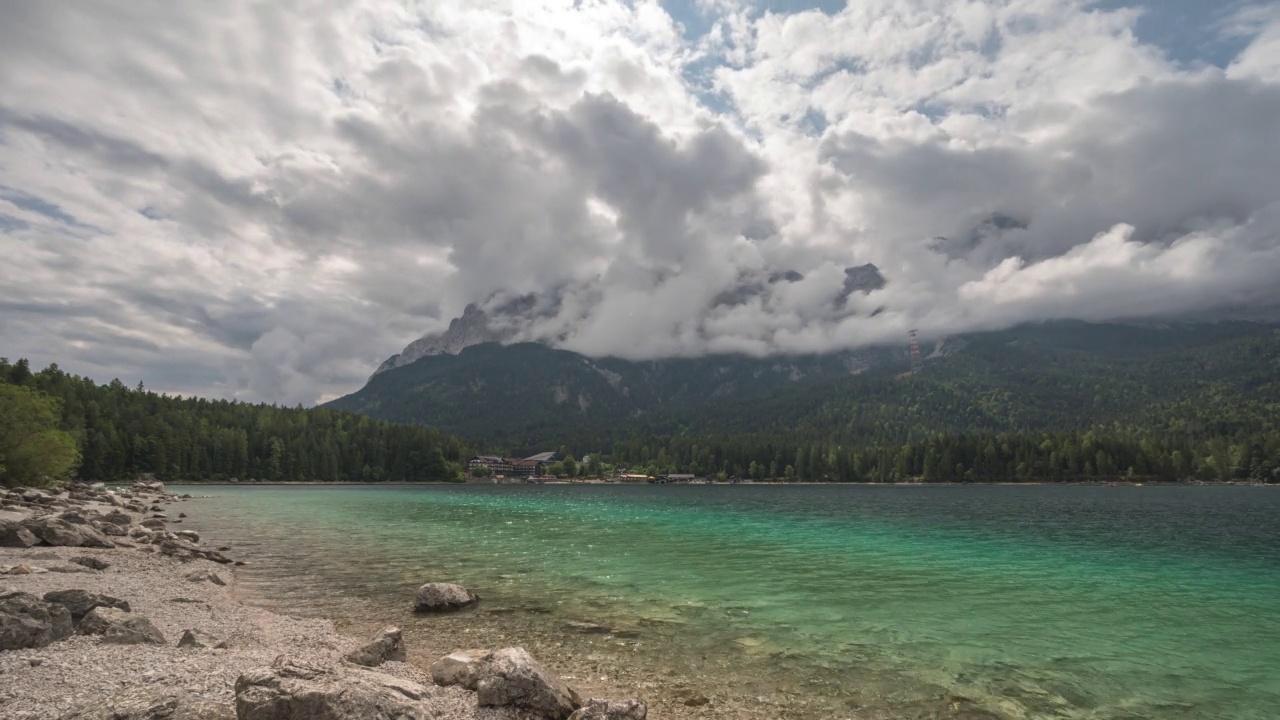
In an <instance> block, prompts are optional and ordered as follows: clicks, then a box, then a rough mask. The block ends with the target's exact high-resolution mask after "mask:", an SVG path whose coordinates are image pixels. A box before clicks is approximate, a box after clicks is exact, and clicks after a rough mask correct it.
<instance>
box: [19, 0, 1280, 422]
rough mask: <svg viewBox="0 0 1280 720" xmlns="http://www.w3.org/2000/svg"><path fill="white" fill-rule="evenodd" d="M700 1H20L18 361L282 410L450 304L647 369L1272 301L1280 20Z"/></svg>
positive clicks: (364, 366)
mask: <svg viewBox="0 0 1280 720" xmlns="http://www.w3.org/2000/svg"><path fill="white" fill-rule="evenodd" d="M685 10H686V12H683V13H681V12H677V13H676V14H677V15H680V16H681V17H682V18H684V19H682V20H681V21H680V22H677V21H676V20H674V19H673V18H672V16H671V15H670V14H669V13H668V11H667V10H666V9H664V6H663V5H661V4H659V3H657V2H652V1H643V0H642V1H639V2H621V1H620V0H590V1H587V2H567V1H565V2H561V1H558V0H542V1H540V2H531V3H519V4H518V6H513V7H510V8H505V9H502V8H498V7H497V6H492V5H490V4H485V3H448V2H441V3H420V4H412V3H411V4H407V5H406V4H404V3H398V2H391V1H390V0H363V1H362V2H356V3H338V2H336V0H291V1H289V2H280V3H272V4H269V5H256V6H249V5H231V6H227V7H219V8H216V9H214V8H211V7H204V6H201V5H199V4H190V3H187V4H183V3H178V4H174V3H160V2H142V1H138V2H128V3H124V2H109V1H108V0H98V1H96V2H86V3H75V4H67V3H47V2H36V1H35V0H17V1H16V2H13V3H10V7H7V8H6V11H5V23H3V24H0V249H2V250H3V252H4V256H5V258H6V261H7V262H6V263H5V264H4V265H3V266H2V267H0V309H2V312H0V340H3V352H5V353H6V354H8V355H11V356H19V355H26V356H30V357H32V359H33V360H34V361H36V362H50V361H57V362H59V363H60V364H62V365H63V366H64V367H67V368H69V369H72V370H74V371H77V372H84V373H86V374H90V375H93V376H95V377H97V378H98V379H101V380H106V379H109V378H110V377H113V376H120V377H122V378H123V379H125V380H126V381H128V382H130V383H132V382H135V381H137V380H140V379H141V380H145V381H146V382H147V384H148V386H150V387H153V388H156V389H160V390H167V391H172V392H182V393H193V392H198V393H205V394H212V395H218V396H224V397H238V398H243V399H253V400H268V401H275V402H282V403H286V404H293V403H297V402H303V403H311V402H315V401H317V400H323V399H327V398H330V397H333V396H336V395H338V394H341V393H344V392H349V391H351V390H353V389H354V388H356V387H358V386H359V384H360V383H361V382H362V381H363V379H364V378H365V377H367V375H368V373H369V372H370V371H371V370H372V369H373V368H374V367H376V366H377V365H378V364H379V362H381V360H382V359H384V358H385V357H386V356H388V355H390V354H392V353H393V352H396V351H397V350H399V348H401V347H403V346H404V345H405V344H406V343H408V342H409V341H411V340H412V339H414V338H416V337H418V336H420V335H422V334H423V333H428V332H433V331H438V330H441V329H443V328H444V327H446V326H447V324H448V322H449V319H450V318H452V317H454V316H457V315H459V314H460V313H461V311H462V308H463V307H465V306H466V305H467V304H468V303H481V304H483V305H485V307H487V308H488V309H489V310H490V311H492V314H493V316H494V318H495V319H494V322H496V323H499V324H501V323H507V324H509V325H510V326H511V329H513V330H514V332H515V333H516V336H518V337H520V338H524V339H534V340H543V341H547V342H552V343H555V344H557V345H560V346H563V347H567V348H570V349H574V350H578V351H582V352H586V353H589V354H594V355H608V354H613V355H622V356H627V357H662V356H670V355H698V354H703V353H709V352H745V353H752V354H768V353H796V352H821V351H829V350H835V349H840V348H847V347H854V346H858V345H863V344H869V343H883V342H900V341H901V340H902V338H903V336H904V333H905V331H906V330H907V329H909V328H919V329H920V330H921V331H922V332H923V333H929V334H934V335H939V334H948V333H958V332H964V331H966V330H973V329H983V328H992V327H1000V326H1004V325H1008V324H1010V323H1016V322H1021V321H1025V320H1034V319H1039V318H1046V317H1079V318H1088V319H1110V318H1121V317H1132V316H1149V315H1160V314H1171V313H1182V312H1192V311H1202V310H1206V309H1210V310H1211V309H1213V308H1216V307H1221V306H1226V305H1232V304H1240V303H1256V302H1272V301H1274V300H1275V299H1276V298H1275V297H1274V296H1275V292H1276V291H1275V289H1274V287H1273V286H1274V285H1275V283H1274V278H1275V277H1277V276H1280V251H1278V250H1277V247H1278V245H1280V222H1278V221H1277V216H1280V209H1278V208H1277V197H1278V196H1277V194H1276V192H1275V190H1274V189H1273V188H1272V185H1273V184H1274V182H1273V180H1274V177H1275V176H1276V174H1277V171H1280V137H1278V136H1277V133H1278V132H1280V130H1278V129H1277V126H1276V123H1275V122H1274V121H1273V120H1272V119H1273V118H1275V117H1280V74H1278V73H1277V68H1280V45H1277V43H1276V32H1277V28H1280V25H1278V24H1277V22H1280V19H1278V17H1277V16H1276V15H1275V13H1274V11H1272V10H1271V9H1270V6H1268V5H1265V4H1249V5H1241V6H1240V7H1239V8H1238V9H1237V10H1235V11H1233V12H1232V13H1230V14H1229V15H1227V16H1224V19H1223V20H1222V21H1221V23H1220V25H1219V26H1218V27H1217V29H1216V30H1215V32H1217V33H1218V34H1220V35H1222V36H1224V37H1230V38H1231V39H1232V40H1233V42H1237V43H1238V44H1239V47H1240V48H1241V49H1240V51H1239V53H1238V54H1236V55H1235V56H1233V57H1231V58H1229V60H1228V61H1226V62H1223V63H1221V66H1220V67H1219V66H1214V65H1212V64H1211V63H1209V62H1202V63H1199V64H1195V63H1177V64H1175V63H1173V62H1171V61H1169V60H1168V59H1167V58H1168V57H1169V56H1170V55H1171V54H1177V53H1171V52H1170V48H1165V47H1157V46H1154V45H1151V44H1148V43H1146V42H1144V41H1143V40H1141V39H1139V37H1138V35H1137V34H1136V30H1135V28H1136V27H1137V23H1138V22H1139V20H1140V19H1141V18H1142V17H1143V10H1142V9H1141V8H1130V9H1121V10H1107V9H1102V8H1099V7H1098V6H1096V5H1095V4H1093V3H1089V2H1083V0H1081V1H1079V2H1066V3H1060V2H1059V3H1047V2H1040V1H1039V0H984V1H979V0H972V1H970V2H963V3H958V2H953V1H951V0H945V1H944V0H868V1H867V2H861V3H850V4H848V7H846V8H844V9H843V10H840V11H832V12H821V11H817V10H812V11H805V12H795V13H775V12H769V11H762V10H760V9H759V8H758V7H757V5H756V4H754V3H746V2H733V1H731V0H716V1H715V2H698V3H697V5H696V6H690V7H689V8H687V9H685ZM672 12H675V10H672ZM1188 40H1189V44H1194V42H1192V41H1194V40H1195V39H1194V38H1191V39H1188ZM1185 50H1186V49H1185V48H1180V49H1179V53H1182V54H1185ZM866 264H874V266H875V268H876V269H877V272H878V273H879V275H880V276H882V278H883V280H884V283H883V285H882V286H878V287H877V285H880V284H879V283H876V282H872V283H865V284H861V285H859V286H858V287H857V288H852V287H848V286H846V282H847V279H848V278H850V277H853V276H851V275H850V274H848V273H847V269H848V268H858V267H861V266H864V265H866ZM867 272H869V271H867ZM860 273H862V271H855V273H854V274H855V275H857V276H858V277H862V275H861V274H860ZM868 277H869V275H868ZM521 298H524V300H522V301H521V302H520V303H517V305H511V304H510V303H511V301H512V300H513V299H521ZM503 306H506V307H507V310H506V311H505V312H504V311H500V310H499V308H501V307H503ZM513 307H518V308H520V309H519V310H518V311H517V310H512V309H511V308H513Z"/></svg>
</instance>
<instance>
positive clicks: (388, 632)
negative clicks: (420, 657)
mask: <svg viewBox="0 0 1280 720" xmlns="http://www.w3.org/2000/svg"><path fill="white" fill-rule="evenodd" d="M346 658H347V661H348V662H353V663H355V664H357V665H364V666H366V667H377V666H378V665H381V664H382V663H384V662H387V661H389V660H394V661H399V662H404V661H405V658H406V656H405V652H404V633H402V632H400V628H397V627H389V628H384V629H383V630H382V632H380V633H378V637H376V638H374V639H373V641H372V642H370V643H369V644H368V645H365V646H364V647H362V648H359V649H358V650H353V651H352V652H350V653H347V656H346Z"/></svg>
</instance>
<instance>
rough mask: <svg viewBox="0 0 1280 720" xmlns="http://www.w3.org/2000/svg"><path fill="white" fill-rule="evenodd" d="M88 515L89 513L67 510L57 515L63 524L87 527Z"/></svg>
mask: <svg viewBox="0 0 1280 720" xmlns="http://www.w3.org/2000/svg"><path fill="white" fill-rule="evenodd" d="M94 514H96V513H94ZM89 515H90V513H88V512H85V511H81V510H68V511H67V512H64V513H60V514H59V515H58V519H59V520H61V521H62V522H65V523H71V524H72V525H88V524H89Z"/></svg>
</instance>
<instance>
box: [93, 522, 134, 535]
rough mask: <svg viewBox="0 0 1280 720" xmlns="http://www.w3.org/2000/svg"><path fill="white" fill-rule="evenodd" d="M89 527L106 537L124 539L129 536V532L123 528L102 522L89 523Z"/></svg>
mask: <svg viewBox="0 0 1280 720" xmlns="http://www.w3.org/2000/svg"><path fill="white" fill-rule="evenodd" d="M89 527H92V528H93V529H94V530H97V531H98V532H100V533H102V534H103V535H106V536H107V537H124V536H126V535H128V534H129V531H128V530H127V529H126V528H125V526H123V525H116V524H115V523H109V522H103V521H102V520H94V521H93V522H91V523H89Z"/></svg>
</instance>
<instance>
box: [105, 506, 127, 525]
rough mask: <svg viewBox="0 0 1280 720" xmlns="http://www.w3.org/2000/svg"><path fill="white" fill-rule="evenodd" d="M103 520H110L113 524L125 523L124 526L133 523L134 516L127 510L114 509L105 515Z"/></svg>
mask: <svg viewBox="0 0 1280 720" xmlns="http://www.w3.org/2000/svg"><path fill="white" fill-rule="evenodd" d="M101 520H102V521H103V522H109V523H111V524H112V525H123V526H124V527H128V526H130V525H132V524H133V516H132V515H130V514H129V513H127V512H121V511H120V510H112V511H111V512H109V513H107V514H106V515H103V516H102V518H101Z"/></svg>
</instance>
